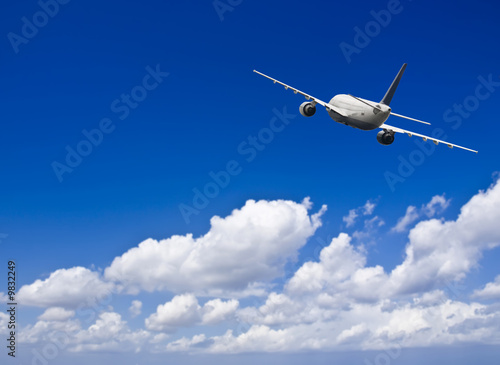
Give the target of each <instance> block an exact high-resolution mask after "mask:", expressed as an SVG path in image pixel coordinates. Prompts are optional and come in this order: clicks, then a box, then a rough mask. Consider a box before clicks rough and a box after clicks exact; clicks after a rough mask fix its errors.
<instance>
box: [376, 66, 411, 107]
mask: <svg viewBox="0 0 500 365" xmlns="http://www.w3.org/2000/svg"><path fill="white" fill-rule="evenodd" d="M405 68H406V63H405V64H404V65H403V67H401V70H399V72H398V74H397V76H396V78H395V79H394V81H393V82H392V84H391V87H390V88H389V90H387V92H386V93H385V96H384V98H383V99H382V100H381V101H380V103H382V104H385V105H389V104H390V103H391V100H392V97H393V96H394V93H395V92H396V89H397V88H398V85H399V81H400V80H401V77H402V76H403V73H404V72H405Z"/></svg>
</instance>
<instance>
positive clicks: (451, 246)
mask: <svg viewBox="0 0 500 365" xmlns="http://www.w3.org/2000/svg"><path fill="white" fill-rule="evenodd" d="M499 205H500V183H496V184H495V185H493V186H491V187H490V188H489V189H488V190H487V191H480V192H479V193H478V194H477V195H475V196H474V197H473V198H472V199H471V200H470V201H469V202H467V203H466V204H465V205H464V206H463V207H462V209H461V212H460V215H459V216H458V218H457V219H456V220H455V221H444V220H437V219H430V220H427V221H422V222H420V223H418V224H417V225H416V226H415V227H414V228H413V229H412V230H411V231H410V233H409V243H408V245H407V247H406V250H405V253H406V257H405V260H404V262H403V263H402V264H400V265H398V266H397V267H396V268H395V269H394V270H393V271H392V272H391V286H392V288H391V289H392V290H393V291H395V292H396V293H400V294H402V293H416V292H423V291H429V290H432V289H434V288H437V287H440V286H443V285H444V284H445V283H446V282H449V281H457V280H460V279H463V278H464V277H465V275H466V274H467V273H468V272H469V271H470V270H471V269H472V268H474V267H476V265H477V263H478V261H479V260H480V258H481V257H482V254H483V252H484V251H486V250H489V249H492V248H494V247H497V246H498V245H499V244H500V229H499V227H498V222H499V221H500V210H499V209H498V206H499Z"/></svg>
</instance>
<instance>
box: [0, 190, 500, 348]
mask: <svg viewBox="0 0 500 365" xmlns="http://www.w3.org/2000/svg"><path fill="white" fill-rule="evenodd" d="M259 204H260V206H259V207H255V205H259ZM448 204H449V200H446V199H445V198H444V196H436V197H433V199H432V200H431V201H430V202H429V203H428V204H425V205H423V206H422V208H420V209H417V208H415V209H416V210H417V211H418V215H419V218H422V217H423V216H424V215H426V216H429V217H433V216H436V214H439V212H441V211H443V210H444V209H446V207H447V206H448ZM248 205H249V206H248ZM310 205H311V203H310V202H309V201H308V200H307V199H306V200H304V202H303V203H302V204H297V203H293V202H284V201H276V202H258V203H256V202H250V203H247V205H245V207H243V208H242V209H241V210H237V211H234V212H233V213H232V214H231V215H230V216H229V217H226V218H224V219H221V218H214V219H213V220H212V227H211V229H210V231H209V232H208V233H207V234H206V235H204V236H203V237H200V238H198V239H193V238H192V237H191V236H182V237H181V236H174V237H171V238H170V239H168V240H164V241H160V242H156V241H153V240H151V242H150V243H147V244H145V246H148V247H146V248H145V247H143V244H144V243H142V244H141V245H140V246H139V247H137V248H135V249H132V250H130V251H129V252H128V253H125V254H124V255H123V256H121V257H120V258H118V259H120V260H118V259H117V260H115V261H116V263H117V265H118V264H119V265H118V266H114V268H115V270H116V271H113V272H111V273H110V274H109V275H111V274H116V275H118V274H119V275H121V276H120V277H121V279H120V281H119V282H120V283H121V284H122V285H124V286H125V288H126V289H127V290H128V291H131V289H133V288H136V289H137V290H139V289H144V288H146V284H145V283H144V282H143V281H141V280H144V281H146V279H150V278H153V284H152V286H151V288H152V289H151V290H161V289H166V290H167V289H168V290H172V289H171V288H176V289H177V290H182V289H183V288H189V289H193V290H192V291H187V292H181V293H178V295H175V296H174V297H173V298H172V299H171V300H170V301H168V302H166V303H164V304H162V305H159V306H158V307H157V309H156V311H155V312H154V313H152V314H151V315H150V316H149V317H148V318H147V319H146V320H145V322H144V323H145V329H137V330H132V329H130V328H129V326H128V324H127V322H126V321H124V320H123V319H122V317H121V316H120V314H118V313H113V312H109V311H108V312H104V313H100V314H99V317H98V319H97V320H96V322H95V323H94V324H92V325H90V326H89V327H88V328H87V329H82V328H81V325H80V322H79V321H78V320H77V319H75V318H74V317H72V316H71V314H72V313H73V312H72V311H70V310H67V309H68V308H70V307H71V306H69V305H65V306H64V308H49V309H48V310H46V312H45V313H44V314H42V315H41V316H40V317H39V319H40V320H39V321H38V322H37V323H36V324H35V325H34V326H27V327H26V328H24V330H23V331H22V335H20V340H21V342H30V343H36V342H39V341H50V336H51V335H52V334H54V333H60V332H64V333H70V334H71V335H70V336H69V338H68V346H67V348H68V349H69V350H70V351H130V350H133V351H142V350H150V351H154V352H158V351H178V352H190V353H196V352H203V353H243V352H296V351H315V350H321V351H332V350H360V349H362V350H376V349H387V348H398V349H399V348H401V347H427V346H440V345H450V344H454V345H460V344H470V343H481V344H494V345H500V330H499V329H500V306H499V305H498V303H495V304H491V305H488V304H481V303H477V302H463V301H460V300H459V298H460V297H461V296H462V295H463V296H464V299H468V298H465V294H464V293H465V290H466V288H465V287H464V288H460V283H461V280H462V279H463V278H464V277H465V276H466V275H467V273H468V272H470V271H471V270H472V269H473V268H475V267H477V266H478V263H479V260H480V258H481V256H482V255H483V254H484V253H485V252H486V251H487V250H490V249H493V248H494V247H497V246H499V245H500V226H498V222H499V221H500V209H498V207H499V206H500V182H498V183H497V184H496V185H494V186H492V187H490V189H488V190H487V191H481V192H479V193H478V194H477V195H476V196H474V197H473V198H472V199H471V200H470V201H469V202H468V203H466V204H465V205H464V206H463V207H462V209H461V212H460V214H459V216H458V217H457V219H456V220H449V221H445V220H444V219H442V220H438V219H428V220H426V221H422V222H420V223H418V224H417V225H416V226H415V227H414V228H412V229H411V231H410V232H409V235H408V243H407V245H406V249H405V253H404V257H403V259H402V261H401V263H400V264H399V265H397V266H396V267H395V268H394V269H393V270H392V271H386V270H384V268H383V267H382V266H379V265H376V264H373V265H368V262H369V261H368V256H367V255H368V252H367V251H366V250H364V249H363V247H359V246H358V247H357V246H355V245H353V243H352V242H353V241H354V242H356V241H355V240H353V238H352V237H351V236H349V235H348V234H346V233H340V234H339V235H338V237H336V238H334V239H333V240H331V242H330V244H329V245H327V246H326V247H323V246H324V245H322V247H323V249H322V250H321V252H320V255H319V259H318V260H317V261H307V262H304V263H303V264H302V265H300V267H299V269H298V270H297V271H296V272H295V273H294V274H293V275H292V277H291V278H290V279H289V280H288V281H287V282H286V283H285V285H284V288H283V290H282V291H281V290H278V289H277V288H279V287H278V286H275V287H272V288H273V290H274V291H273V292H271V293H269V294H267V293H266V295H267V298H265V300H264V299H261V298H258V299H255V301H256V303H257V304H253V305H247V306H246V307H240V302H238V300H235V299H229V300H226V301H224V300H221V299H211V300H208V301H206V302H205V304H204V305H201V304H200V302H199V301H198V299H197V297H196V295H198V296H200V295H201V296H206V295H207V293H208V291H204V290H202V289H201V288H202V285H204V284H207V283H208V284H209V285H210V287H209V288H210V291H211V292H214V291H219V292H222V293H223V294H225V295H236V294H238V293H239V294H240V295H241V293H242V292H245V293H249V292H251V291H253V292H259V291H260V292H262V290H263V288H265V286H264V284H262V283H260V284H256V283H258V282H259V280H262V279H259V280H248V279H245V280H242V279H241V278H248V277H250V276H251V274H252V273H253V271H251V270H250V269H249V268H248V266H249V265H251V264H253V265H257V266H258V267H257V268H253V270H259V269H261V270H264V271H266V270H271V269H272V265H277V266H278V267H279V270H277V271H275V272H273V271H269V273H273V274H272V275H271V274H266V276H265V277H266V280H267V281H268V284H269V280H271V278H275V277H276V276H275V275H280V274H281V273H282V271H283V266H282V265H284V263H286V262H287V260H291V259H293V258H294V255H295V254H296V253H297V250H298V249H299V248H300V247H302V245H303V244H304V243H303V242H305V241H306V240H307V237H309V236H310V235H311V234H312V233H314V231H315V229H316V228H317V226H319V224H320V222H319V215H320V214H321V213H320V214H318V215H316V216H314V215H313V216H310V215H309V214H308V212H307V208H310ZM247 206H248V207H247ZM247 208H248V209H247ZM360 209H361V208H360ZM363 212H364V208H363V210H360V211H359V212H358V213H359V215H363ZM370 212H371V213H373V209H372V210H371V211H370ZM260 213H262V215H263V216H262V217H261V215H260ZM272 222H274V223H272ZM315 222H316V223H315ZM268 223H269V224H268ZM380 224H383V220H382V219H381V218H379V217H377V216H375V217H369V219H368V218H367V219H366V220H365V228H366V229H367V230H368V229H370V227H371V229H373V230H375V229H376V228H377V227H378V226H379V225H380ZM274 225H277V227H278V228H273V227H274ZM254 231H257V232H258V234H255V233H252V232H254ZM353 236H354V234H353ZM259 240H264V241H265V242H264V243H265V244H266V245H268V246H271V247H263V246H264V243H263V242H260V241H259ZM146 242H148V241H146ZM283 242H284V243H283ZM181 243H183V244H184V246H183V245H182V244H181ZM230 245H233V246H237V247H236V248H235V247H230ZM240 245H241V247H240ZM253 245H254V246H255V250H254V246H253ZM396 249H397V250H400V248H396ZM133 250H135V251H133ZM184 250H185V251H184ZM249 253H252V255H253V254H255V256H256V258H254V257H250V258H248V257H245V256H252V255H251V254H249ZM280 254H281V255H285V256H286V257H287V258H286V259H284V258H276V257H277V256H279V255H280ZM127 255H129V256H127ZM134 255H137V256H135V257H134ZM233 255H234V256H235V257H238V258H241V260H242V261H241V262H238V264H239V265H240V266H241V267H238V265H237V264H235V263H234V262H232V261H231V260H229V258H232V257H233ZM216 259H219V261H216ZM141 260H144V261H141ZM204 260H206V262H205V261H204ZM141 262H142V263H143V266H142V267H141V270H142V271H141V270H139V272H137V273H136V275H137V276H139V275H143V277H142V278H141V277H139V278H138V279H137V281H131V282H130V281H127V280H131V279H129V276H127V275H129V274H130V273H129V272H128V271H127V270H132V269H133V268H138V267H139V266H140V265H139V264H140V263H141ZM216 263H218V265H219V267H220V271H221V273H223V274H225V275H226V276H231V275H234V276H235V277H236V278H237V279H236V280H233V278H220V277H219V276H217V275H216V274H217V273H216V271H217V270H216V269H217V267H216V266H215V265H216ZM114 264H115V262H114ZM195 264H196V265H195ZM212 265H214V266H213V267H212ZM259 265H261V266H259ZM111 267H113V265H111V266H110V268H111ZM238 268H240V269H241V270H242V271H244V272H245V274H244V275H242V276H238V275H240V273H239V272H238ZM70 270H73V269H69V270H66V271H64V272H63V273H59V272H55V273H53V274H52V275H51V276H50V277H49V278H48V279H46V280H45V281H38V282H39V283H37V282H35V283H34V284H32V285H30V286H26V287H28V288H31V289H32V291H35V290H34V289H33V288H37V290H38V291H37V292H39V293H45V294H50V295H49V296H48V297H49V298H52V299H50V300H49V301H50V302H60V301H61V299H60V296H57V295H55V294H53V292H54V291H55V289H54V286H56V284H58V283H62V284H64V285H66V287H67V284H65V283H66V281H68V280H67V279H68V277H72V275H70V274H71V273H68V272H67V271H70ZM84 270H85V269H84ZM162 270H163V271H162ZM169 270H170V271H169ZM175 270H178V272H177V274H176V275H177V276H179V277H180V279H179V280H177V281H175V280H173V279H172V278H169V277H168V275H167V273H169V272H172V273H174V275H175V273H176V272H175ZM249 270H250V271H249ZM80 271H81V270H80ZM56 273H57V275H55V274H56ZM159 273H161V275H160V274H159ZM73 274H75V273H73ZM195 274H196V275H195ZM203 275H206V276H208V279H207V278H206V277H205V276H203ZM60 276H62V278H64V280H63V279H62V278H61V277H60ZM73 276H75V277H77V279H78V278H80V276H82V277H85V278H87V277H88V278H94V279H97V281H96V283H98V284H99V283H100V284H104V285H109V283H106V282H105V281H103V280H102V279H101V278H100V277H99V276H98V275H97V274H96V273H93V272H91V271H89V270H87V272H86V271H82V272H81V275H73ZM123 278H127V280H124V279H123ZM161 280H164V281H165V286H164V287H163V286H162V284H161V283H162V282H161ZM82 281H83V282H85V280H82V279H81V278H80V279H78V280H77V282H82ZM91 281H92V280H91ZM197 281H199V282H201V283H198V282H197ZM262 281H264V280H262ZM192 282H194V283H192ZM35 284H37V286H36V285H35ZM64 285H63V286H64ZM23 288H24V287H23ZM83 288H84V292H87V289H86V287H85V286H83ZM267 288H271V286H270V285H269V286H267ZM31 295H32V296H33V295H34V294H33V293H31ZM70 295H71V296H72V298H73V299H72V300H71V302H74V300H75V298H76V297H77V295H76V294H74V293H70ZM27 297H28V298H29V296H27ZM473 297H474V298H476V299H477V300H483V299H498V298H500V276H498V277H497V278H496V279H495V281H494V282H491V283H488V284H486V285H485V286H484V287H483V288H481V289H479V290H476V291H475V292H474V294H473ZM54 298H56V299H57V300H56V299H54ZM226 298H227V297H226ZM248 301H249V300H245V301H242V303H245V302H247V303H248ZM202 303H203V302H202ZM141 305H142V303H141V302H140V301H137V300H136V301H133V302H132V305H131V306H130V308H129V310H130V313H131V314H132V315H134V313H137V312H140V310H141ZM65 308H66V309H65ZM125 308H126V307H125ZM5 320H6V315H2V313H0V325H1V324H2V323H4V322H5ZM223 322H226V323H225V325H226V327H228V328H233V329H234V330H233V331H231V330H227V331H226V332H225V333H224V332H219V333H222V334H221V335H216V336H214V335H213V333H214V332H215V333H217V332H216V331H220V328H221V327H222V326H220V327H219V326H217V327H212V328H211V329H209V330H207V329H206V327H205V326H209V325H217V324H221V323H223ZM186 327H191V328H186ZM178 329H182V331H179V332H181V335H182V336H183V337H181V338H180V339H179V338H176V337H174V336H175V335H174V334H173V333H174V332H175V331H176V330H178ZM241 329H243V332H240V331H241ZM150 331H154V332H150ZM165 332H167V333H170V334H171V335H168V334H166V333H165ZM203 332H205V333H203ZM187 333H189V335H187ZM193 334H196V335H194V336H193ZM168 341H171V342H170V343H167V342H168Z"/></svg>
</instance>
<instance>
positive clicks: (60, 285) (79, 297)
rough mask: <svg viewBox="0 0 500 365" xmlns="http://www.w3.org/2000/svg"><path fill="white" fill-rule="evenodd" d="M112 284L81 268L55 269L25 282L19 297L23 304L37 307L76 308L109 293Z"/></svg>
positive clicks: (89, 303)
mask: <svg viewBox="0 0 500 365" xmlns="http://www.w3.org/2000/svg"><path fill="white" fill-rule="evenodd" d="M112 290H113V284H112V283H109V282H106V281H104V280H102V279H101V277H100V275H99V274H98V273H96V272H94V271H91V270H89V269H86V268H84V267H73V268H71V269H60V270H56V271H54V272H53V273H52V274H50V276H49V277H48V278H47V279H45V280H36V281H35V282H34V283H33V284H30V285H24V286H22V287H21V289H20V290H19V293H18V299H19V301H20V302H22V303H23V304H24V305H30V306H37V307H64V308H77V307H82V306H89V305H92V304H93V303H95V302H96V301H98V300H100V299H101V298H104V297H106V296H108V295H109V294H110V293H111V292H112Z"/></svg>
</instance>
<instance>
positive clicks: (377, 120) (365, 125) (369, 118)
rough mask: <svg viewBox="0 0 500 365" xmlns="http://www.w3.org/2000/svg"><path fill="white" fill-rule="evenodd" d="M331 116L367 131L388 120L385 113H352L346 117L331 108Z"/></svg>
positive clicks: (337, 120) (339, 121)
mask: <svg viewBox="0 0 500 365" xmlns="http://www.w3.org/2000/svg"><path fill="white" fill-rule="evenodd" d="M328 114H329V115H330V118H332V119H333V120H334V121H336V122H338V123H342V124H345V125H349V126H351V127H354V128H358V129H362V130H365V131H371V130H373V129H377V128H378V127H380V126H381V125H382V124H384V122H385V121H386V120H387V117H388V115H386V114H385V113H380V114H379V115H374V114H373V113H371V111H370V114H371V115H366V113H364V112H359V113H352V114H350V115H349V117H344V116H342V115H339V114H337V113H335V112H334V111H332V110H330V111H329V112H328Z"/></svg>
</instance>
